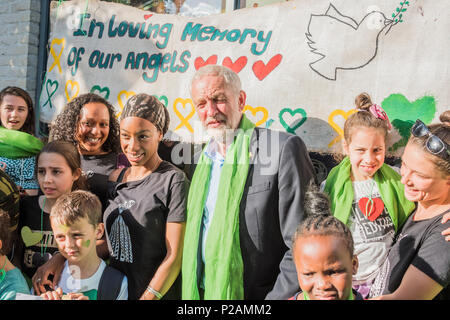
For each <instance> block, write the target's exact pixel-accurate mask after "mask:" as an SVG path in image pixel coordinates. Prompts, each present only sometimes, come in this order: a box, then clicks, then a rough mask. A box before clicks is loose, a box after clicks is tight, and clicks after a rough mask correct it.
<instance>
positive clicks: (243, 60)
mask: <svg viewBox="0 0 450 320" xmlns="http://www.w3.org/2000/svg"><path fill="white" fill-rule="evenodd" d="M246 64H247V57H246V56H242V57H239V58H238V59H237V60H236V61H235V62H234V63H233V61H231V58H230V57H226V58H225V59H223V61H222V65H223V66H224V67H228V68H230V69H231V70H233V71H234V72H236V73H239V72H240V71H241V70H242V69H243V68H244V67H245V65H246Z"/></svg>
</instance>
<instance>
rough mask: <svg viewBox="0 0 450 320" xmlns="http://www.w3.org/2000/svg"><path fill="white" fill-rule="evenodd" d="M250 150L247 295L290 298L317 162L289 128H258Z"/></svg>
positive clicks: (243, 230) (243, 219) (244, 236)
mask: <svg viewBox="0 0 450 320" xmlns="http://www.w3.org/2000/svg"><path fill="white" fill-rule="evenodd" d="M250 152H251V155H250V168H249V172H248V176H247V181H246V185H245V189H244V194H243V196H242V199H241V205H240V214H239V237H240V245H241V253H242V259H243V262H244V297H245V299H264V298H266V299H288V298H290V297H292V296H293V295H294V294H295V293H296V292H298V291H299V285H298V280H297V279H298V278H297V273H296V269H295V265H294V262H293V259H292V252H291V247H292V236H293V235H294V233H295V230H296V228H297V226H298V224H299V223H300V221H301V220H302V219H303V217H304V208H303V200H304V196H305V189H306V186H307V185H308V183H309V181H310V180H311V179H314V178H315V177H314V170H313V166H312V163H311V160H310V158H309V155H308V152H307V150H306V147H305V144H304V143H303V141H302V139H301V138H300V137H298V136H295V135H292V134H289V133H285V132H279V131H272V130H269V129H263V128H255V130H254V131H253V135H252V137H251V141H250ZM199 156H200V154H197V155H196V156H195V157H194V158H195V159H198V158H199ZM194 163H197V162H196V161H195V160H194ZM191 172H192V173H193V171H191ZM191 177H192V176H191Z"/></svg>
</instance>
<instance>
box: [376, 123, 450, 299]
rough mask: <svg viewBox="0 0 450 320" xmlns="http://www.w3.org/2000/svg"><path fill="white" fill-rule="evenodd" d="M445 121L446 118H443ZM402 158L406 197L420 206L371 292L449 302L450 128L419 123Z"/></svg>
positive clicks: (391, 252) (399, 297)
mask: <svg viewBox="0 0 450 320" xmlns="http://www.w3.org/2000/svg"><path fill="white" fill-rule="evenodd" d="M441 120H442V118H441ZM411 133H412V134H411V137H410V138H409V141H408V144H407V145H406V147H405V151H404V153H403V156H402V168H401V175H402V179H401V182H402V183H403V184H404V186H405V197H406V198H407V199H408V200H410V201H413V202H415V203H417V205H416V209H415V211H414V212H413V213H412V214H411V215H410V216H409V217H408V218H407V220H406V222H405V223H404V224H403V227H402V229H401V230H400V232H399V234H398V235H397V237H396V241H395V244H394V245H393V246H392V247H391V250H390V251H389V255H388V257H387V259H386V261H385V263H384V265H383V267H382V268H381V270H380V272H379V274H378V276H377V278H376V279H375V282H374V284H373V286H372V288H371V292H370V296H371V297H377V296H380V295H381V296H380V297H379V298H378V299H401V300H410V299H422V300H425V299H436V298H438V299H439V298H444V299H448V298H449V297H450V287H449V285H450V245H449V244H448V243H447V242H446V240H445V238H444V237H443V235H444V234H446V231H445V229H446V228H449V226H450V222H446V223H444V221H446V220H447V219H448V215H449V213H450V126H448V125H447V124H446V123H445V122H443V123H440V124H433V125H430V126H427V125H425V124H424V123H423V122H422V121H420V120H419V119H418V120H417V121H416V123H415V124H414V125H413V127H412V129H411Z"/></svg>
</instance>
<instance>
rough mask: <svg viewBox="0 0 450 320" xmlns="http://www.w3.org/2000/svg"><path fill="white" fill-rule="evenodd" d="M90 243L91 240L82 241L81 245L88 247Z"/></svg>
mask: <svg viewBox="0 0 450 320" xmlns="http://www.w3.org/2000/svg"><path fill="white" fill-rule="evenodd" d="M90 245H91V240H86V241H83V247H85V248H89V246H90Z"/></svg>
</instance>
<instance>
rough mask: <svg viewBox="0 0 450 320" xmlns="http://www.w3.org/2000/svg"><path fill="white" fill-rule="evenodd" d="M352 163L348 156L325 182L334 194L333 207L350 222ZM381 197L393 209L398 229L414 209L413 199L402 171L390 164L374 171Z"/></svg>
mask: <svg viewBox="0 0 450 320" xmlns="http://www.w3.org/2000/svg"><path fill="white" fill-rule="evenodd" d="M351 166H352V165H351V163H350V159H349V158H348V157H345V159H344V160H342V162H341V163H340V164H339V165H337V166H336V167H334V168H333V169H332V170H331V171H330V173H329V175H328V178H327V182H326V183H325V192H326V193H328V195H329V196H330V201H331V210H332V212H333V214H334V216H335V217H336V218H338V219H339V220H340V221H342V222H343V223H345V224H346V223H347V221H348V217H349V216H350V213H351V207H352V203H353V198H354V194H353V186H352V181H351V179H350V170H351ZM373 179H374V180H375V182H376V184H377V186H378V189H379V190H380V194H381V199H382V200H383V203H384V205H385V207H386V209H387V211H388V212H389V215H390V217H391V219H392V222H393V223H394V227H395V231H396V232H397V231H398V230H399V228H400V227H401V226H402V224H403V223H404V222H405V221H406V218H407V217H408V216H409V214H410V213H411V212H412V211H413V210H414V208H415V205H414V203H413V202H411V201H409V200H408V199H406V198H405V194H404V186H403V184H402V183H401V182H400V175H399V174H398V173H397V172H396V171H395V170H394V169H392V168H391V167H389V166H388V165H387V164H383V165H382V166H381V168H380V169H379V170H378V171H377V172H376V173H375V174H374V176H373Z"/></svg>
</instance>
